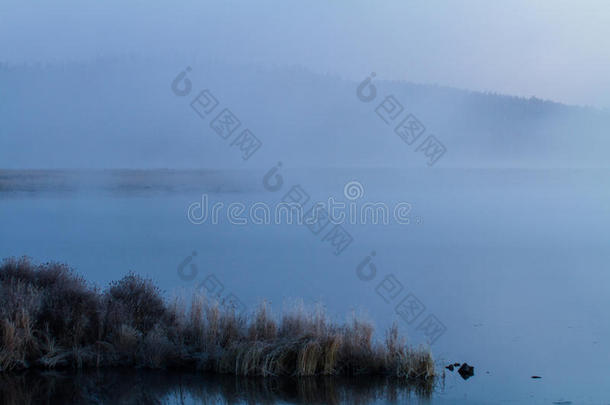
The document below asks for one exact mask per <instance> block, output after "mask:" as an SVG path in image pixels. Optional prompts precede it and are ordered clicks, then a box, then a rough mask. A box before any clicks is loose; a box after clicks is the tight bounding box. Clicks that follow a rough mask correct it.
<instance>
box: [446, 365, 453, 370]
mask: <svg viewBox="0 0 610 405" xmlns="http://www.w3.org/2000/svg"><path fill="white" fill-rule="evenodd" d="M445 368H446V369H447V370H449V371H453V364H449V365H448V366H447V367H445Z"/></svg>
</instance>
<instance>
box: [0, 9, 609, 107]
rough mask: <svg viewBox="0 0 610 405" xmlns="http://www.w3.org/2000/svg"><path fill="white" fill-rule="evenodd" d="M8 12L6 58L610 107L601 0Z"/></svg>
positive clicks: (2, 43) (2, 22)
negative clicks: (240, 71)
mask: <svg viewBox="0 0 610 405" xmlns="http://www.w3.org/2000/svg"><path fill="white" fill-rule="evenodd" d="M124 3H125V2H123V1H115V0H109V1H105V2H103V3H102V2H98V1H92V0H78V1H76V0H74V1H66V0H59V1H54V2H46V3H41V2H28V4H24V2H23V1H16V0H4V1H3V2H2V3H0V60H2V61H5V62H10V63H19V62H23V61H28V62H32V61H42V62H46V61H64V60H83V59H91V58H95V57H98V56H117V55H125V54H128V53H135V54H138V55H152V56H163V57H167V56H168V55H170V56H171V55H173V54H179V55H182V56H185V57H187V58H189V57H192V58H199V59H203V58H207V57H210V58H213V59H221V60H226V61H229V62H238V63H246V64H257V65H267V66H285V65H302V66H305V67H307V68H309V69H311V70H314V71H316V72H331V73H335V74H339V75H341V76H344V77H349V78H354V79H359V78H361V77H363V76H364V75H366V74H368V73H369V72H371V71H375V72H377V73H378V75H379V77H383V78H391V79H401V80H408V81H413V82H419V83H437V84H441V85H448V86H453V87H458V88H465V89H472V90H483V91H496V92H501V93H508V94H515V95H521V96H528V97H529V96H532V95H535V96H538V97H541V98H547V99H552V100H557V101H561V102H565V103H568V104H588V105H594V106H599V107H606V108H609V107H610V74H608V72H610V41H609V38H610V3H608V2H606V1H602V0H585V1H564V0H552V1H551V0H546V1H541V0H538V1H536V0H513V1H502V2H500V1H489V0H465V1H438V0H428V1H404V0H402V1H400V0H392V1H383V2H382V1H373V0H367V1H365V0H342V1H338V0H335V1H328V0H326V1H307V2H305V1H300V2H297V1H292V0H281V1H280V0H276V1H268V0H257V1H236V0H222V1H186V2H169V1H167V2H161V1H132V2H130V4H129V5H126V4H124Z"/></svg>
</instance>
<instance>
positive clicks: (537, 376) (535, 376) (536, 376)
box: [532, 375, 542, 378]
mask: <svg viewBox="0 0 610 405" xmlns="http://www.w3.org/2000/svg"><path fill="white" fill-rule="evenodd" d="M532 378H542V377H540V376H539V375H533V376H532Z"/></svg>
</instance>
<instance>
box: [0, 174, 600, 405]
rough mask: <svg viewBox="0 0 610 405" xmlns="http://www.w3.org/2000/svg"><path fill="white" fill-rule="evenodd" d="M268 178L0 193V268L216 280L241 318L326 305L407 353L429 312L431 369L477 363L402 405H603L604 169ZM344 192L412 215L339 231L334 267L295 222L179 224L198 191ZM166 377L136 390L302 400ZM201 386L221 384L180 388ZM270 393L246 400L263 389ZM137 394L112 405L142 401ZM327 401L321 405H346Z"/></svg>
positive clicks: (170, 395)
mask: <svg viewBox="0 0 610 405" xmlns="http://www.w3.org/2000/svg"><path fill="white" fill-rule="evenodd" d="M263 174H264V173H262V172H261V173H257V172H247V173H246V172H244V173H241V172H235V173H229V174H226V178H227V180H226V181H227V184H229V185H228V186H222V181H221V182H220V183H221V186H219V184H218V181H216V183H214V185H213V186H210V187H206V186H205V184H204V185H201V186H200V187H199V186H197V187H182V186H184V185H182V186H180V185H176V187H169V188H167V187H166V188H162V187H161V188H159V187H157V188H155V187H154V186H151V187H135V186H133V185H130V186H127V187H121V188H116V187H115V188H112V187H104V186H100V185H99V184H97V185H95V186H91V187H87V186H86V185H87V184H88V183H87V182H86V181H85V182H83V183H81V184H80V185H79V187H76V188H70V187H64V188H63V189H62V191H61V192H54V191H53V190H52V189H51V190H43V191H40V190H38V191H37V190H36V189H34V190H21V191H15V190H6V189H5V190H4V191H2V192H0V224H2V225H1V228H0V256H1V257H7V256H21V255H28V256H31V257H32V258H34V259H36V260H38V261H47V260H59V261H64V262H67V263H69V264H70V265H71V266H73V267H74V268H75V269H76V270H77V271H79V272H80V273H82V274H83V275H84V276H86V277H87V278H88V279H89V280H91V281H92V282H95V283H97V284H99V285H100V286H103V285H105V284H106V283H108V282H109V281H111V280H113V279H117V278H119V277H122V276H123V275H124V274H125V273H127V272H128V271H130V270H132V271H135V272H137V273H141V274H145V275H148V276H150V277H152V278H153V279H154V280H156V281H157V282H158V283H159V284H160V285H161V286H162V288H163V289H164V290H165V291H166V293H167V295H168V296H172V295H182V294H187V295H188V294H190V293H192V292H193V291H194V290H195V289H196V288H197V286H198V285H199V284H200V283H201V282H203V280H205V279H206V277H208V276H210V275H214V276H215V277H216V279H217V280H218V281H219V282H220V283H222V286H223V287H224V289H223V292H222V294H223V295H228V294H234V295H235V296H236V297H238V298H239V300H240V301H241V302H243V304H244V305H245V307H246V308H252V307H253V306H255V305H256V304H257V303H258V302H259V301H260V300H262V299H267V300H270V301H271V302H272V305H273V306H274V307H275V308H276V309H277V310H278V311H279V310H281V308H282V306H284V305H289V303H290V302H292V301H294V300H295V299H297V298H303V299H304V300H305V302H306V303H310V304H313V303H316V302H322V303H324V304H325V306H326V308H327V311H328V313H329V314H330V315H331V316H332V317H333V318H335V319H337V320H339V321H342V320H344V319H346V317H347V316H348V315H349V314H350V313H351V312H352V311H355V312H357V313H359V314H361V316H364V317H365V318H368V319H370V320H372V321H373V322H374V323H375V325H376V326H377V328H378V329H379V330H381V331H383V329H384V328H386V327H387V326H389V325H390V324H391V323H392V322H394V321H396V322H398V324H399V326H400V328H401V330H402V331H403V332H404V333H405V334H406V335H407V336H408V337H409V339H410V341H411V342H412V343H413V344H420V343H421V344H428V343H429V339H428V337H427V336H426V335H425V333H422V331H421V330H418V328H417V327H418V325H419V323H420V321H421V320H423V319H424V318H425V317H427V316H429V315H433V316H435V317H436V318H437V319H438V320H439V321H440V322H442V324H443V325H444V326H445V327H446V332H445V333H444V334H443V335H442V336H440V337H439V338H438V340H436V341H435V342H434V343H433V344H432V345H431V349H432V351H433V354H434V356H435V357H436V359H437V361H438V363H439V365H441V366H442V365H445V364H448V363H452V362H464V361H466V362H468V363H469V364H472V365H474V366H475V376H474V377H472V378H470V379H468V380H463V379H461V378H460V377H459V376H458V375H457V374H456V373H451V372H449V371H447V373H446V376H445V379H444V382H442V383H440V381H439V383H438V384H437V387H436V388H435V390H434V392H433V393H432V394H431V396H430V397H429V398H426V397H421V396H418V395H416V394H415V393H413V392H411V393H409V395H410V397H409V398H411V399H410V401H416V402H414V403H419V402H421V401H423V403H431V404H437V403H439V404H461V403H473V404H476V403H485V404H490V403H494V404H495V403H498V404H505V403H531V404H552V403H554V402H556V403H557V402H559V403H561V401H571V402H572V403H573V404H607V403H610V374H609V373H608V369H609V367H608V364H609V361H610V345H609V344H608V342H609V341H610V321H609V320H608V316H607V314H606V310H607V308H609V307H610V294H608V292H609V289H610V287H609V286H610V273H609V271H608V270H609V266H608V263H609V262H610V261H609V260H610V248H609V244H610V177H609V176H608V175H609V174H610V173H608V172H607V171H593V170H588V171H587V170H584V171H572V170H551V171H539V170H487V171H483V170H448V169H443V170H436V169H434V170H432V169H431V170H417V171H393V170H375V171H365V170H334V171H323V170H318V171H298V170H294V171H288V172H286V173H284V179H285V185H284V188H283V189H282V190H280V191H278V192H275V193H273V192H269V191H266V190H265V189H264V188H263V187H262V181H261V179H262V176H263ZM353 180H357V181H358V182H360V183H361V184H362V185H363V188H364V191H365V192H364V196H363V197H362V199H361V200H360V201H359V202H366V201H369V202H378V201H381V202H386V203H387V204H388V205H390V206H391V205H392V204H395V203H396V202H401V201H407V202H409V203H411V204H412V206H413V210H412V212H411V223H410V224H409V225H399V224H395V223H394V224H389V225H385V226H383V225H370V224H369V225H362V224H353V225H345V228H346V229H347V230H348V231H349V232H350V234H351V235H352V236H353V238H354V242H353V243H352V244H351V245H350V246H349V248H347V249H346V250H345V251H344V252H343V253H342V254H341V255H339V256H335V255H334V254H333V253H332V247H331V246H330V245H329V244H328V243H324V242H323V241H322V240H321V237H319V236H315V235H313V234H312V233H311V232H310V231H309V230H308V229H307V228H306V227H303V226H297V225H286V224H283V225H245V226H239V225H232V224H230V223H228V222H227V221H226V220H221V221H220V223H219V224H216V225H213V224H210V223H205V224H201V225H195V224H193V223H191V222H189V221H188V219H187V216H186V210H187V207H188V206H189V205H190V204H191V203H193V202H195V201H200V200H201V195H202V194H203V193H206V194H207V196H208V198H209V199H210V201H212V202H223V203H225V206H226V205H228V204H230V203H231V202H243V203H245V204H246V205H247V206H248V205H249V204H253V203H255V202H259V201H261V202H267V203H270V204H271V203H274V202H277V201H278V200H280V199H281V198H282V196H283V195H284V194H286V192H287V191H288V190H289V188H290V187H291V186H292V185H296V184H299V185H301V186H302V187H303V189H304V190H306V191H307V192H308V193H309V194H310V196H311V201H314V200H322V201H325V200H326V199H327V198H328V197H329V196H334V197H335V198H336V199H337V200H341V201H347V200H346V199H345V196H344V195H343V187H344V185H345V184H346V183H347V182H349V181H353ZM194 251H195V252H196V253H197V254H196V256H193V259H192V260H191V263H192V264H194V265H195V266H196V271H197V274H196V277H195V279H194V280H192V281H185V280H183V279H181V278H180V277H179V275H178V273H177V268H178V265H179V264H180V263H181V262H183V261H184V260H185V259H186V258H188V257H189V256H192V252H194ZM372 251H375V252H376V255H375V256H374V258H373V263H374V264H375V265H376V267H377V269H378V272H377V275H376V278H375V279H373V280H371V281H369V282H365V281H361V280H360V279H359V278H358V277H357V276H356V271H355V270H356V267H357V266H358V264H359V263H361V262H362V261H363V260H364V259H365V258H366V257H367V256H368V255H370V253H371V252H372ZM390 275H392V276H393V277H394V279H393V280H396V281H398V282H399V283H400V284H401V285H402V289H401V291H400V294H399V295H398V296H397V297H396V298H395V300H390V302H386V300H384V298H383V297H382V296H381V295H380V294H379V291H380V289H379V288H378V287H379V285H380V283H382V282H383V280H384V279H385V278H386V277H388V276H390ZM409 293H410V294H413V295H414V296H416V297H417V299H419V301H420V302H421V303H422V304H423V305H424V306H425V310H424V312H423V313H422V315H421V317H420V318H419V319H417V320H415V321H413V322H412V323H407V322H405V321H403V320H401V319H400V318H399V317H398V316H397V315H396V313H395V311H394V307H395V306H396V304H397V302H398V301H399V300H400V299H402V298H403V297H405V296H406V295H407V294H409ZM382 336H383V333H380V337H382ZM532 375H539V376H542V379H531V378H530V377H531V376H532ZM47 377H48V376H47ZM21 378H23V379H32V378H41V377H39V376H36V377H32V376H22V377H21ZM48 378H51V377H48ZM79 378H81V379H82V380H79V381H81V383H82V384H81V385H83V386H89V385H91V386H100V387H110V388H108V389H111V387H113V386H114V385H113V384H119V383H120V382H116V381H115V382H113V381H114V380H116V379H117V378H116V377H112V373H110V376H107V377H104V378H102V379H99V378H101V377H95V378H98V379H97V380H96V379H95V378H94V377H91V376H81V377H79ZM130 378H136V379H137V378H141V380H148V379H151V378H152V381H155V380H154V378H161V377H159V376H158V375H157V376H155V377H150V376H149V377H138V376H137V375H135V376H131V377H130ZM163 378H166V379H169V380H168V381H170V382H168V383H167V384H168V386H167V387H165V388H167V390H168V391H167V392H165V391H163V390H161V389H160V390H159V392H158V393H157V391H155V390H148V389H145V388H142V390H146V391H150V392H149V393H150V395H152V396H153V397H154V398H156V400H157V401H159V403H171V404H178V403H182V402H181V401H184V403H217V402H218V401H220V402H221V403H222V401H225V402H228V403H282V404H283V403H313V402H307V398H308V397H307V396H306V394H303V395H305V396H302V397H298V395H297V394H294V395H297V396H293V397H290V396H286V395H284V394H282V395H277V396H271V397H266V396H264V395H262V396H257V395H258V394H256V395H254V396H248V394H247V389H246V388H243V387H244V386H245V385H247V383H245V382H239V381H238V382H235V381H233V383H232V384H233V385H235V384H237V388H233V389H232V390H227V389H226V386H227V384H226V382H223V383H218V382H217V381H216V382H209V385H205V384H208V383H207V382H205V381H208V380H209V379H202V378H201V376H195V377H193V376H190V377H188V378H190V380H189V382H188V383H183V382H181V381H182V380H180V378H182V377H180V376H173V377H171V378H169V377H167V376H166V377H163ZM163 378H161V380H163ZM183 378H184V379H186V378H187V377H183ZM113 379H114V380H113ZM72 380H74V378H63V379H62V378H56V379H55V380H52V381H50V382H49V381H47V380H45V381H46V382H45V384H51V385H52V386H53V387H55V388H54V389H53V390H50V391H49V394H48V395H49V398H51V397H52V396H53V395H55V392H57V390H60V389H61V386H62V385H63V386H65V387H66V389H67V390H69V389H71V388H70V384H74V383H73V382H72ZM119 380H120V378H119ZM176 380H178V382H176ZM193 381H196V382H193ZM87 384H89V385H87ZM142 384H144V386H145V384H147V383H145V382H142ZM181 384H187V386H185V385H181ZM199 384H203V386H206V387H208V386H209V387H212V386H214V387H216V388H209V389H208V388H197V390H196V391H193V390H192V389H191V388H192V387H199ZM215 384H216V385H215ZM218 384H220V385H218ZM240 384H241V385H240ZM294 384H297V385H298V383H294ZM328 384H331V383H327V386H325V387H326V388H324V389H325V390H330V388H328V386H329V385H328ZM337 384H338V383H332V385H333V387H335V388H333V389H336V390H338V391H340V392H341V393H342V394H341V395H344V396H343V397H342V396H341V395H339V394H332V395H335V397H333V398H335V399H337V400H339V401H340V400H344V401H345V400H347V402H346V403H354V402H350V401H351V400H352V399H353V398H354V396H352V397H349V393H350V392H351V393H352V394H354V395H355V396H356V397H360V398H361V399H362V402H361V403H379V404H383V403H390V402H391V400H392V398H393V397H391V395H390V394H388V393H386V392H383V390H384V389H387V384H385V383H384V384H380V385H378V386H377V388H370V387H369V388H370V389H371V390H372V391H375V395H372V394H371V395H369V394H370V393H368V394H367V393H363V392H359V391H355V390H356V388H355V387H354V386H353V385H349V384H347V385H345V384H343V385H340V387H339V388H336V387H337ZM152 385H155V384H152ZM255 385H256V384H255ZM288 385H289V386H290V384H288ZM170 386H171V387H170ZM203 386H202V387H203ZM379 386H381V387H385V388H379ZM188 387H191V388H188ZM218 387H224V388H218ZM265 387H266V386H265V384H263V386H262V388H261V387H258V388H256V390H259V391H260V390H262V391H263V392H268V391H269V390H270V389H269V388H268V387H267V388H265ZM315 387H319V385H315ZM165 388H164V389H165ZM187 388H188V389H187ZM390 388H392V387H390ZM394 388H395V387H394ZM394 388H392V389H394ZM172 390H173V391H172ZM176 390H177V391H176ZM287 390H288V391H289V392H290V390H292V392H295V390H297V391H298V389H297V388H294V387H293V388H289V389H287ZM259 391H255V392H259ZM280 391H283V389H282V390H280ZM331 391H332V390H331ZM240 392H241V394H240ZM271 392H273V389H271ZM332 392H334V391H332ZM240 395H241V396H240ZM265 395H267V394H265ZM274 395H275V394H274ZM336 395H339V396H338V397H337V396H336ZM388 395H390V396H388ZM350 398H352V399H350ZM405 398H406V397H404V398H402V399H397V401H398V402H397V403H403V402H405V401H407V399H405ZM139 400H140V399H137V398H136V399H133V398H130V397H126V398H125V399H124V400H123V399H121V401H123V402H113V403H154V402H138V401H139ZM333 400H334V399H332V398H331V399H329V398H322V402H319V403H340V402H333ZM130 401H131V402H130ZM134 401H135V402H134ZM240 401H241V402H240ZM299 401H300V402H299ZM50 403H54V402H52V401H51V402H50Z"/></svg>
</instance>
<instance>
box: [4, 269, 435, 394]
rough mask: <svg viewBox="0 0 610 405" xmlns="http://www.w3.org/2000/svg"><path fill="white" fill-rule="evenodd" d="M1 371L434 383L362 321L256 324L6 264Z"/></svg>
mask: <svg viewBox="0 0 610 405" xmlns="http://www.w3.org/2000/svg"><path fill="white" fill-rule="evenodd" d="M0 328H1V329H0V343H1V345H0V371H9V370H21V369H28V368H43V369H54V368H60V367H62V368H65V367H69V368H84V367H108V366H130V367H134V366H137V367H146V368H152V369H158V368H180V369H190V370H199V371H208V372H215V373H221V374H235V375H240V376H248V377H276V376H294V377H309V376H338V375H343V376H350V375H351V376H354V375H379V376H393V377H399V378H401V379H404V380H408V381H411V382H416V383H418V384H422V385H423V386H425V385H426V384H430V383H431V382H432V381H433V379H434V375H435V371H434V363H433V361H432V357H431V355H430V353H429V352H428V351H427V350H425V349H414V348H410V347H408V346H407V345H406V344H405V342H404V340H403V339H402V338H401V337H400V336H399V335H398V331H397V329H396V328H395V327H393V328H391V329H390V330H389V331H388V332H387V334H386V340H385V342H384V343H377V342H375V341H374V339H373V328H372V327H371V325H369V324H368V323H366V322H363V321H360V320H357V319H354V320H353V321H351V322H350V323H348V324H346V325H336V324H333V323H332V322H330V321H329V320H328V318H327V317H326V315H325V314H324V312H323V311H321V310H315V311H306V310H304V309H302V308H297V309H293V310H291V311H289V312H287V313H285V314H284V315H282V316H281V317H280V318H279V319H278V318H276V317H274V316H272V314H271V311H270V309H269V308H268V307H267V306H266V305H265V304H263V305H261V306H260V307H259V309H258V310H257V311H256V312H255V313H254V314H253V316H251V317H249V318H245V317H243V316H240V315H239V314H236V313H235V312H233V311H231V310H226V309H223V308H222V307H220V306H219V305H218V303H217V302H215V301H211V300H208V299H206V298H205V297H195V299H193V300H192V302H191V304H190V307H189V308H188V309H185V308H184V306H183V305H180V304H179V303H172V304H168V303H166V302H165V301H164V300H163V298H162V297H161V295H160V293H159V290H158V289H157V287H155V286H154V285H153V284H152V283H151V282H150V281H149V280H145V279H142V278H140V277H139V276H136V275H134V274H130V275H128V276H126V277H125V278H123V279H122V280H120V281H118V282H114V283H112V284H111V285H110V286H109V287H108V288H107V289H106V290H105V291H99V290H97V289H94V288H90V287H88V286H87V284H86V282H85V281H84V280H83V279H82V278H80V277H78V276H75V275H74V274H73V273H72V272H71V271H70V270H69V269H68V268H67V267H66V266H64V265H60V264H53V263H51V264H45V265H40V266H35V265H32V264H31V263H30V262H29V261H28V260H26V259H20V260H14V259H8V260H5V261H4V263H3V264H2V266H1V267H0Z"/></svg>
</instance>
